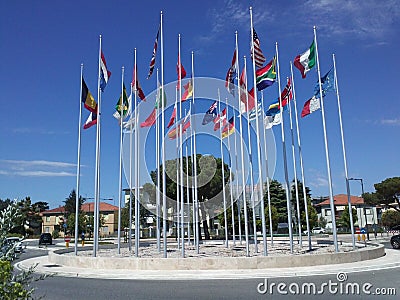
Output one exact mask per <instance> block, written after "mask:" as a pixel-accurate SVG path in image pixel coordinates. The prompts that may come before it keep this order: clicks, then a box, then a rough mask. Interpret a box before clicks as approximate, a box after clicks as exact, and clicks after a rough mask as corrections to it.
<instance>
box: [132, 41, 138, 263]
mask: <svg viewBox="0 0 400 300" xmlns="http://www.w3.org/2000/svg"><path fill="white" fill-rule="evenodd" d="M136 57H137V51H136V48H135V71H137V69H136V64H137V58H136ZM137 82H138V79H137V72H135V90H134V102H135V122H137V120H139V112H138V109H137V91H138V89H137ZM135 127H136V129H137V128H138V126H135ZM131 134H132V131H131ZM139 158H140V156H139V130H135V162H136V163H135V256H136V257H139V243H140V232H139V229H140V228H139V227H140V223H139V218H140V207H139V206H140V201H139V197H140V194H139V192H140V178H139V174H140V159H139Z"/></svg>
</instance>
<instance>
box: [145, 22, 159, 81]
mask: <svg viewBox="0 0 400 300" xmlns="http://www.w3.org/2000/svg"><path fill="white" fill-rule="evenodd" d="M159 34H160V27H158V31H157V36H156V41H155V42H154V48H153V55H152V56H151V60H150V70H149V75H147V79H149V78H150V76H151V74H153V71H154V66H155V64H156V54H157V46H158V35H159Z"/></svg>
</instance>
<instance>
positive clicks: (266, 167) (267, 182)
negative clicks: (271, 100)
mask: <svg viewBox="0 0 400 300" xmlns="http://www.w3.org/2000/svg"><path fill="white" fill-rule="evenodd" d="M261 105H262V110H263V111H264V93H263V92H261ZM265 131H266V129H265V128H264V129H263V135H264V151H265V176H266V177H267V178H266V183H265V184H266V186H267V199H268V217H269V232H270V236H271V245H273V244H274V233H273V230H272V211H271V193H270V190H269V188H270V186H269V169H268V148H267V136H266V132H265ZM263 197H264V195H263ZM262 201H264V199H263V200H262Z"/></svg>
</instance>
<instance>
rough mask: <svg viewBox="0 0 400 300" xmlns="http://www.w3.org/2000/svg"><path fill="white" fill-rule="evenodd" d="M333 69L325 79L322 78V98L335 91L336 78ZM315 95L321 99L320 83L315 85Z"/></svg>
mask: <svg viewBox="0 0 400 300" xmlns="http://www.w3.org/2000/svg"><path fill="white" fill-rule="evenodd" d="M333 75H334V74H333V69H330V70H329V72H328V73H326V74H325V75H324V76H323V77H321V85H322V96H323V97H325V95H326V93H327V92H330V91H332V90H334V89H335V78H334V76H333ZM314 95H315V96H316V97H319V95H320V94H319V82H317V84H316V85H315V88H314Z"/></svg>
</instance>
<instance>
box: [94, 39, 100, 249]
mask: <svg viewBox="0 0 400 300" xmlns="http://www.w3.org/2000/svg"><path fill="white" fill-rule="evenodd" d="M100 60H101V35H100V36H99V67H98V78H97V99H98V105H97V128H96V163H95V180H94V211H93V217H94V224H93V257H96V256H97V240H98V238H97V236H98V212H97V204H98V201H99V188H98V185H99V168H98V165H99V160H100V157H99V156H100V153H99V148H100V140H99V139H100V108H101V92H100Z"/></svg>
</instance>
